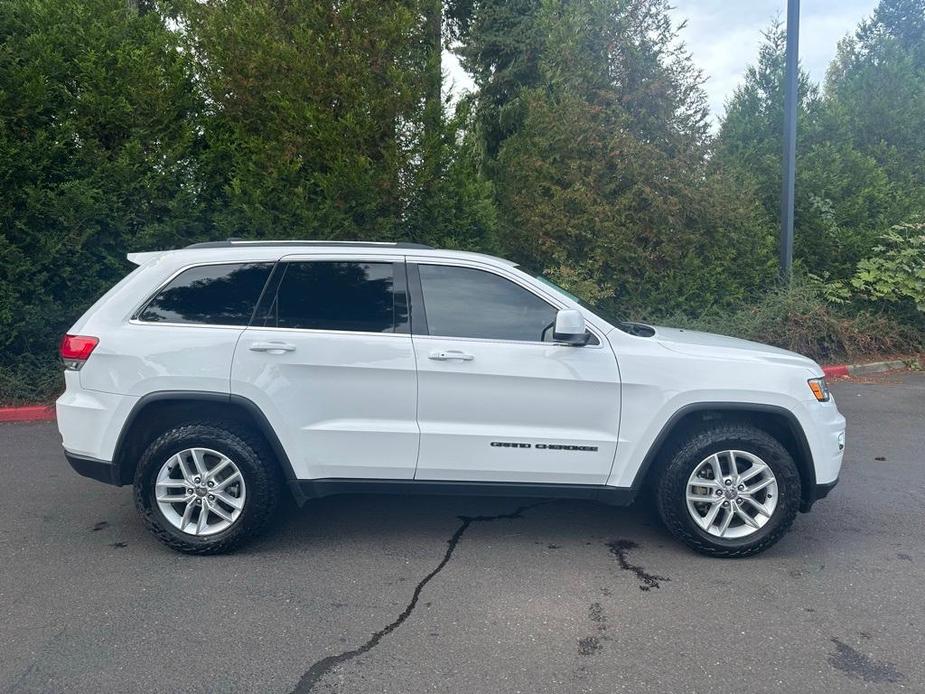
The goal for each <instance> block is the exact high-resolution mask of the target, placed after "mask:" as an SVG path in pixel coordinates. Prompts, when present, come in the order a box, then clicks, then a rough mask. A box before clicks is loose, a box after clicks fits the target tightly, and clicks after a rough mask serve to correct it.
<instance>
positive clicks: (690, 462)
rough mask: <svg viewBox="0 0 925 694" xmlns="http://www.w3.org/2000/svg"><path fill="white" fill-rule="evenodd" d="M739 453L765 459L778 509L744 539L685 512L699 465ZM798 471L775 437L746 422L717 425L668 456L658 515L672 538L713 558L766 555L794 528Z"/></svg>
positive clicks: (659, 490)
mask: <svg viewBox="0 0 925 694" xmlns="http://www.w3.org/2000/svg"><path fill="white" fill-rule="evenodd" d="M725 450H740V451H746V452H748V453H752V454H754V455H756V456H758V457H759V458H761V459H762V460H763V461H764V462H765V463H767V465H768V466H769V467H770V468H771V471H772V472H773V473H774V476H775V477H776V478H777V485H778V491H777V507H776V508H775V509H774V511H773V512H772V514H771V518H770V519H769V520H768V521H767V522H766V523H765V524H764V526H762V527H761V528H760V529H758V530H757V531H755V532H754V533H752V534H751V535H747V536H745V537H742V538H720V537H717V536H715V535H711V534H710V533H708V532H706V531H705V530H703V529H702V528H701V527H700V526H699V525H697V523H695V522H694V520H693V519H692V518H691V515H690V513H689V512H688V509H687V482H688V479H689V478H690V476H691V474H692V473H693V471H694V469H695V468H696V467H697V466H698V465H699V464H700V462H701V461H703V460H704V459H706V458H707V457H708V456H710V455H712V454H713V453H717V452H719V451H725ZM801 491H802V490H801V483H800V473H799V471H798V470H797V466H796V463H794V461H793V458H792V457H791V455H790V453H788V452H787V449H786V448H784V447H783V446H782V445H781V443H780V442H779V441H777V439H775V438H774V437H773V436H771V435H770V434H768V433H767V432H765V431H762V430H761V429H758V428H757V427H754V426H752V425H750V424H746V423H735V422H728V423H717V424H713V425H709V426H707V427H705V428H701V429H698V430H696V431H694V432H692V433H691V434H689V435H688V436H687V437H685V438H684V439H683V440H682V441H680V442H679V443H678V444H676V446H675V447H674V448H672V449H671V451H670V452H669V454H668V460H667V463H666V465H665V467H664V469H663V470H662V472H661V475H660V476H659V478H658V481H657V484H656V489H655V496H656V504H657V506H658V511H659V515H660V516H661V518H662V521H663V522H664V524H665V526H666V527H667V528H668V530H669V531H670V532H671V534H672V535H674V536H675V537H677V538H678V539H679V540H681V541H682V542H684V543H685V544H686V545H688V546H689V547H691V548H692V549H694V550H696V551H698V552H700V553H702V554H707V555H709V556H712V557H729V558H734V557H748V556H751V555H753V554H757V553H759V552H763V551H764V550H766V549H767V548H768V547H770V546H771V545H773V544H774V543H775V542H777V541H778V540H779V539H780V538H781V537H782V536H783V535H784V533H786V532H787V530H788V529H789V528H790V526H791V524H792V523H793V519H794V518H795V517H796V514H797V511H798V510H799V507H800V495H801Z"/></svg>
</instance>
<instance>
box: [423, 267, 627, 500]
mask: <svg viewBox="0 0 925 694" xmlns="http://www.w3.org/2000/svg"><path fill="white" fill-rule="evenodd" d="M410 261H411V259H410V258H409V265H408V270H409V281H410V287H411V295H412V313H413V316H412V318H413V333H414V335H413V341H414V350H415V355H416V357H417V364H418V424H419V426H420V428H421V450H420V455H419V458H418V467H417V472H416V474H415V479H421V480H460V481H463V480H464V481H493V482H545V483H557V484H604V483H605V482H606V481H607V476H608V474H609V472H610V467H611V464H612V462H613V457H614V452H615V450H616V445H617V431H618V426H619V421H620V379H619V372H618V370H617V362H616V358H615V357H614V354H613V352H612V350H611V349H610V347H609V345H608V343H607V341H606V340H604V339H602V338H603V335H601V334H594V336H593V338H592V343H591V344H588V345H586V346H584V347H569V346H563V345H556V344H553V343H552V342H551V333H552V324H553V322H554V321H555V316H556V312H557V310H558V309H559V308H567V306H565V305H564V303H562V302H561V301H557V300H556V298H555V297H554V296H553V295H551V294H548V293H545V292H543V291H542V290H539V289H538V288H535V287H532V286H530V285H528V284H527V283H525V282H523V280H522V279H521V278H520V277H519V274H518V273H514V272H505V271H504V270H502V269H500V268H495V267H489V266H480V265H479V264H477V263H468V262H465V261H449V260H448V261H436V260H425V259H423V258H421V259H420V260H419V262H418V263H416V264H415V263H411V262H410ZM592 333H594V331H592Z"/></svg>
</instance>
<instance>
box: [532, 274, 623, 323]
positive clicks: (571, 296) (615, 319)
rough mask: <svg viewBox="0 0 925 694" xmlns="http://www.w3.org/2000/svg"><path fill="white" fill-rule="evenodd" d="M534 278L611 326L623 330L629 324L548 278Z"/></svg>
mask: <svg viewBox="0 0 925 694" xmlns="http://www.w3.org/2000/svg"><path fill="white" fill-rule="evenodd" d="M534 278H535V279H537V280H539V281H540V282H542V283H543V284H545V285H547V286H548V287H552V288H553V289H555V290H556V291H557V292H559V293H560V294H563V295H565V296H567V297H568V298H569V299H571V300H572V301H574V302H575V303H576V304H578V305H579V306H581V307H582V308H586V309H588V310H589V311H593V312H594V313H596V314H597V315H598V316H600V317H601V318H603V319H604V320H605V321H607V322H608V323H610V324H611V325H615V326H616V327H618V328H622V327H623V326H624V325H626V324H627V323H629V321H628V320H627V319H626V318H625V317H624V316H621V315H620V314H619V313H617V312H616V311H612V310H610V309H606V308H600V307H599V306H595V305H594V304H592V303H590V302H588V301H585V300H584V299H582V298H581V297H580V296H575V295H574V294H572V293H571V292H570V291H567V290H565V289H563V288H562V287H560V286H559V285H558V284H556V283H555V282H553V281H552V280H551V279H549V278H548V277H544V276H543V275H534Z"/></svg>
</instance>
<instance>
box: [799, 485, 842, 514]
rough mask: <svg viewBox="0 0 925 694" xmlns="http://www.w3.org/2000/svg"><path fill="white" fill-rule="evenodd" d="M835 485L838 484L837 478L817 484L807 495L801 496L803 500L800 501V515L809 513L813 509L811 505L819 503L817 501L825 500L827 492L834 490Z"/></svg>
mask: <svg viewBox="0 0 925 694" xmlns="http://www.w3.org/2000/svg"><path fill="white" fill-rule="evenodd" d="M836 484H838V478H837V477H836V478H835V479H834V480H832V481H831V482H825V483H824V484H817V485H816V486H815V487H813V489H812V490H811V491H810V492H809V493H808V494H804V495H803V499H802V500H801V501H800V511H801V512H802V513H809V512H810V511H811V510H812V508H813V504H814V503H816V502H817V501H819V499H824V498H826V497H827V496H828V495H829V492H830V491H832V490H833V489H835V485H836Z"/></svg>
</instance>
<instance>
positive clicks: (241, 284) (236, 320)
mask: <svg viewBox="0 0 925 694" xmlns="http://www.w3.org/2000/svg"><path fill="white" fill-rule="evenodd" d="M272 269H273V263H228V264H221V265H199V266H197V267H192V268H189V269H187V270H184V271H183V272H181V273H180V274H179V275H177V276H176V277H174V278H173V279H172V280H171V281H170V282H169V283H168V284H167V285H166V286H164V287H163V288H161V289H160V290H159V291H158V292H157V294H155V295H154V296H153V297H152V298H151V299H150V301H148V303H147V304H145V306H144V307H143V308H142V309H141V310H140V311H138V313H137V314H136V315H135V318H136V319H138V320H141V321H144V322H147V323H190V324H197V323H198V324H204V325H235V326H238V325H240V326H246V325H247V324H248V323H249V322H250V319H251V315H252V314H253V312H254V307H255V306H256V305H257V301H258V299H259V298H260V293H261V292H262V291H263V287H264V285H265V284H266V282H267V278H268V277H269V276H270V271H271V270H272Z"/></svg>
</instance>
